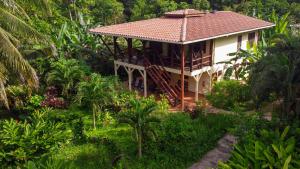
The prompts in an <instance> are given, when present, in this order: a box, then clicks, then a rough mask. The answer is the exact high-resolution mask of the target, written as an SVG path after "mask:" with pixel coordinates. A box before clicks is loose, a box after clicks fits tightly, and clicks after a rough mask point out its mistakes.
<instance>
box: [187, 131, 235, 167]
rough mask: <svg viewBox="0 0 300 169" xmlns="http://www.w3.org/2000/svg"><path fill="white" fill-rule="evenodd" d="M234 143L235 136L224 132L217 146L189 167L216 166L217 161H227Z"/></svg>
mask: <svg viewBox="0 0 300 169" xmlns="http://www.w3.org/2000/svg"><path fill="white" fill-rule="evenodd" d="M236 143H237V139H236V137H234V136H233V135H230V134H226V135H225V136H224V137H223V138H221V139H220V140H219V141H218V144H217V146H216V147H215V148H214V149H213V150H211V151H209V152H208V153H207V154H206V155H205V156H203V158H202V159H201V160H200V161H199V162H197V163H195V164H193V165H192V166H191V167H190V168H189V169H211V168H216V167H217V165H218V161H227V160H228V159H229V158H230V155H231V154H230V153H231V151H232V149H233V145H234V144H236Z"/></svg>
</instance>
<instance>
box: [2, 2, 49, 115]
mask: <svg viewBox="0 0 300 169" xmlns="http://www.w3.org/2000/svg"><path fill="white" fill-rule="evenodd" d="M33 2H34V3H33ZM28 3H29V4H30V3H33V4H35V6H36V7H41V8H43V7H45V8H46V7H47V6H48V5H47V0H43V1H40V0H28ZM45 8H44V9H45ZM47 9H48V8H47ZM26 21H27V22H29V21H30V19H29V17H28V15H27V14H26V12H25V10H24V9H23V8H22V7H21V5H20V4H18V3H17V2H16V1H15V0H0V101H2V102H3V103H4V105H5V106H6V107H7V108H8V109H9V105H8V102H7V97H6V93H5V85H6V83H7V82H8V80H10V79H11V76H12V75H14V74H16V75H18V78H19V79H20V81H21V82H23V83H27V85H28V86H29V87H31V88H37V87H38V77H37V75H36V72H35V70H34V69H33V68H32V67H31V66H30V64H29V63H28V62H27V61H26V60H25V59H24V58H23V56H22V51H20V50H19V47H20V46H21V45H22V44H23V43H34V42H38V41H43V42H46V40H45V39H46V38H45V37H44V36H43V35H41V34H40V33H38V32H37V31H36V30H35V29H34V28H33V27H32V26H30V24H28V23H26ZM25 40H26V41H25Z"/></svg>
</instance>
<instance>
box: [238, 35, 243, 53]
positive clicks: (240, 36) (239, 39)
mask: <svg viewBox="0 0 300 169" xmlns="http://www.w3.org/2000/svg"><path fill="white" fill-rule="evenodd" d="M242 40H243V36H242V35H239V36H238V40H237V50H238V51H239V50H240V49H241V48H242Z"/></svg>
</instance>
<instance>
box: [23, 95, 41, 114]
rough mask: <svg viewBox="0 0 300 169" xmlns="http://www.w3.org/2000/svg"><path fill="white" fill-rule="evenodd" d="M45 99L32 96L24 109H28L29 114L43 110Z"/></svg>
mask: <svg viewBox="0 0 300 169" xmlns="http://www.w3.org/2000/svg"><path fill="white" fill-rule="evenodd" d="M43 99H44V98H43V97H42V96H40V95H34V96H31V97H30V98H29V100H28V101H27V103H26V107H24V109H26V110H27V111H29V112H33V111H35V110H37V109H39V108H41V106H42V101H43Z"/></svg>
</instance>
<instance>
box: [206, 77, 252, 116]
mask: <svg viewBox="0 0 300 169" xmlns="http://www.w3.org/2000/svg"><path fill="white" fill-rule="evenodd" d="M207 99H208V100H209V101H210V103H211V104H212V105H213V106H215V107H218V108H222V109H226V110H233V109H234V108H236V107H242V108H247V106H246V103H247V102H249V101H250V100H251V91H250V87H249V86H248V85H247V84H243V83H242V82H240V81H237V80H224V81H220V82H217V83H215V84H214V86H213V89H212V91H211V94H210V95H208V96H207Z"/></svg>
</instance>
